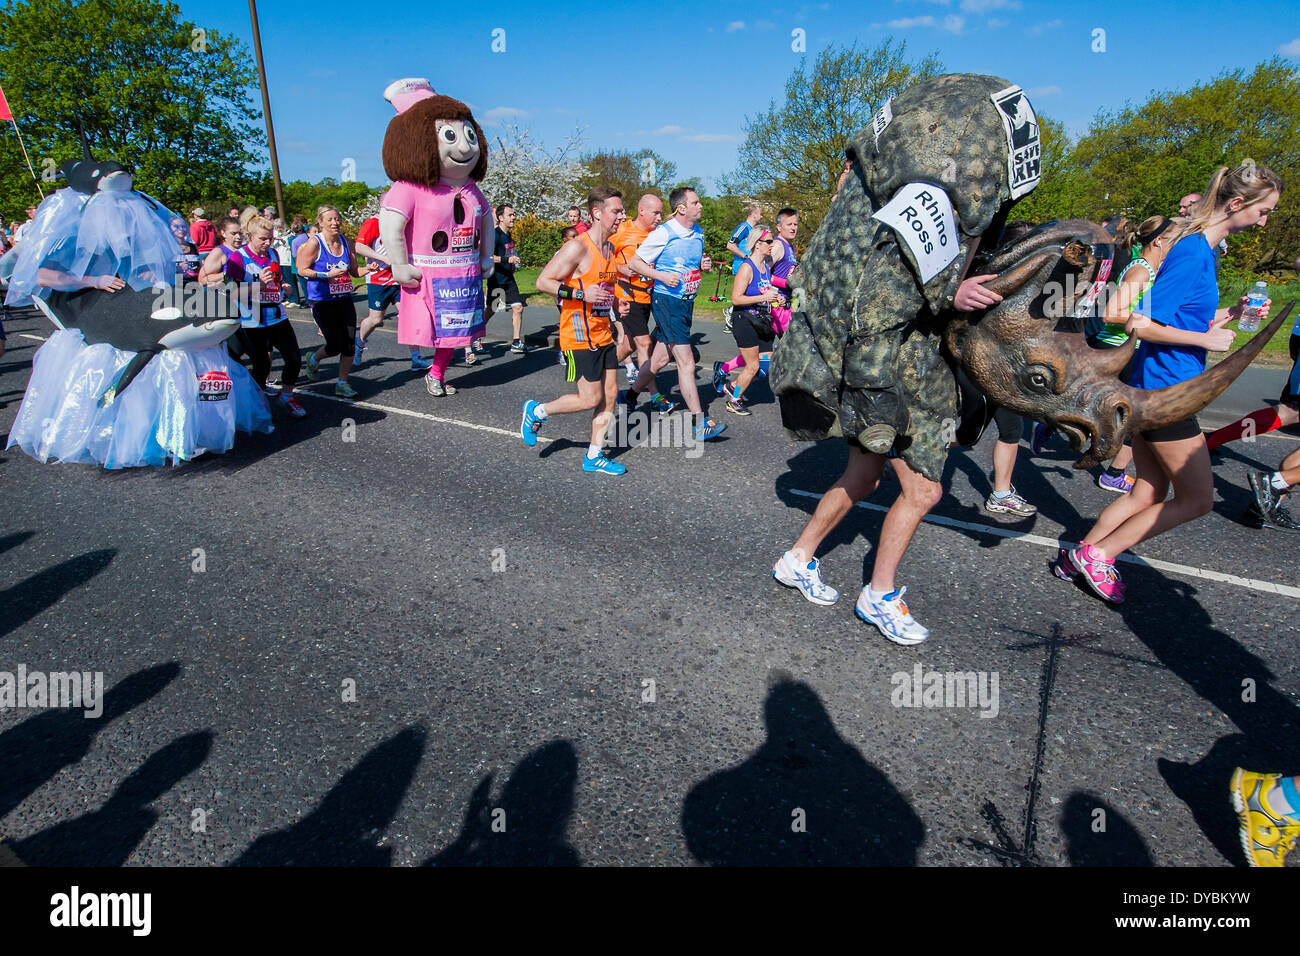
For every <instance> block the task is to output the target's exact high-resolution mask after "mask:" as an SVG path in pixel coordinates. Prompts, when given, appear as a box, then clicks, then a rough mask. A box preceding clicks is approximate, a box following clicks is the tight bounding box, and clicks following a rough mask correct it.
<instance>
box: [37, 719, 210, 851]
mask: <svg viewBox="0 0 1300 956" xmlns="http://www.w3.org/2000/svg"><path fill="white" fill-rule="evenodd" d="M211 751H212V732H211V731H208V730H204V731H200V732H198V733H193V734H187V735H186V736H184V737H181V738H180V739H178V740H173V741H172V742H171V743H169V744H168V745H167V746H166V747H163V748H162V749H161V750H159V751H158V752H157V753H155V754H153V755H152V756H150V757H149V759H148V760H146V761H145V762H144V763H143V764H141V765H140V769H138V770H136V771H135V772H134V773H132V774H131V775H130V776H129V777H127V778H126V779H125V780H123V781H122V783H121V785H119V786H118V788H117V789H116V790H115V791H113V795H112V796H111V797H109V798H108V800H106V801H105V802H104V805H103V807H101V808H100V809H98V810H95V811H93V812H91V813H86V814H83V815H82V816H79V817H77V818H76V819H75V820H69V821H67V822H66V823H58V824H55V825H54V826H52V827H50V828H49V829H46V830H42V831H41V832H40V833H37V834H35V835H34V836H30V837H27V838H25V839H22V840H16V841H14V842H13V843H12V846H13V850H14V852H15V853H17V854H18V858H19V859H21V860H22V861H23V862H24V863H26V864H27V865H28V866H122V865H123V864H124V863H126V862H127V860H128V859H129V858H130V856H131V852H132V851H133V850H134V849H135V848H136V847H137V846H139V844H140V841H141V840H143V839H144V836H145V834H146V833H148V832H149V830H150V828H152V827H153V825H154V824H155V823H156V822H157V821H158V813H157V812H156V811H155V810H153V809H151V808H150V806H149V805H150V804H151V803H153V802H154V801H155V800H157V799H158V798H159V797H161V796H162V795H163V794H164V793H166V792H167V791H168V790H170V789H171V788H172V787H174V786H175V785H176V784H177V783H179V782H180V781H181V780H182V779H184V778H185V777H187V776H189V775H190V774H191V773H193V772H194V771H195V770H197V769H198V768H199V767H200V766H202V765H203V761H205V760H207V759H208V754H209V753H210V752H211Z"/></svg>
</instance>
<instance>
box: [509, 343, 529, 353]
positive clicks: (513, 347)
mask: <svg viewBox="0 0 1300 956" xmlns="http://www.w3.org/2000/svg"><path fill="white" fill-rule="evenodd" d="M528 350H529V349H528V345H527V343H525V342H524V340H523V339H515V340H514V341H513V342H511V343H510V351H512V352H515V353H517V354H519V355H523V354H524V353H525V352H527V351H528Z"/></svg>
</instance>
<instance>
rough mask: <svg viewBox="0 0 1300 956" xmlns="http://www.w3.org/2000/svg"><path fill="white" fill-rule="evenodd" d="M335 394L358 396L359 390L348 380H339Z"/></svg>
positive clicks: (341, 396) (340, 396) (342, 396)
mask: <svg viewBox="0 0 1300 956" xmlns="http://www.w3.org/2000/svg"><path fill="white" fill-rule="evenodd" d="M334 394H335V395H337V396H338V397H339V398H356V397H357V390H356V389H355V388H353V387H352V386H351V385H349V384H348V383H347V382H339V383H338V384H337V385H335V386H334Z"/></svg>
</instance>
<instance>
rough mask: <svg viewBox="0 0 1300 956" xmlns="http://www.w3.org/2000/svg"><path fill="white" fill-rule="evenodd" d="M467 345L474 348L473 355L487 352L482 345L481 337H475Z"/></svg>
mask: <svg viewBox="0 0 1300 956" xmlns="http://www.w3.org/2000/svg"><path fill="white" fill-rule="evenodd" d="M469 347H470V348H471V349H473V350H474V354H475V355H486V354H487V348H486V347H485V346H484V345H483V340H482V339H475V340H474V341H473V342H471V343H470V345H469Z"/></svg>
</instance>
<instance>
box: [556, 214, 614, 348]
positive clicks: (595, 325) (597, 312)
mask: <svg viewBox="0 0 1300 956" xmlns="http://www.w3.org/2000/svg"><path fill="white" fill-rule="evenodd" d="M578 242H582V243H585V244H586V246H587V252H588V254H589V255H590V256H591V265H590V266H589V267H588V269H587V271H586V272H583V273H582V274H580V275H574V276H571V277H570V278H569V279H568V283H569V285H571V286H573V287H574V288H577V289H582V290H583V291H584V292H586V290H587V289H591V288H594V287H596V286H604V287H605V289H606V290H607V291H609V292H613V291H614V283H615V282H617V281H618V269H617V268H615V266H614V251H613V249H612V248H611V247H610V245H609V243H605V248H604V250H601V249H598V248H596V243H595V242H594V241H593V240H592V238H591V236H590V234H588V233H585V232H584V233H582V234H581V235H580V236H579V237H578ZM612 306H613V302H612V301H611V302H610V303H609V304H607V305H603V306H599V307H596V306H593V305H591V303H589V302H587V300H586V299H561V300H560V349H561V350H563V351H565V352H572V351H581V350H583V349H597V348H600V347H601V346H602V345H613V344H614V336H613V334H612V333H611V332H610V328H609V310H610V308H611V307H612Z"/></svg>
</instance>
